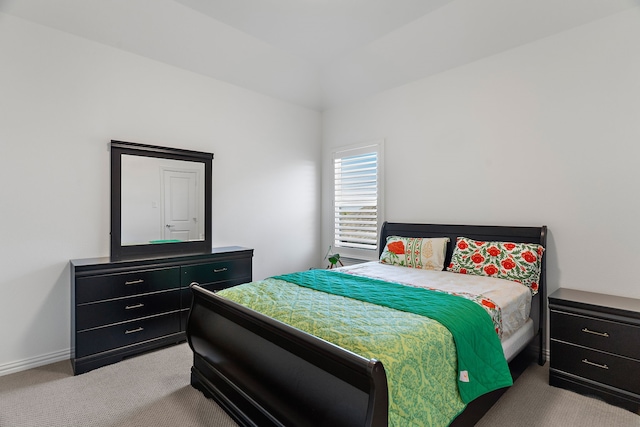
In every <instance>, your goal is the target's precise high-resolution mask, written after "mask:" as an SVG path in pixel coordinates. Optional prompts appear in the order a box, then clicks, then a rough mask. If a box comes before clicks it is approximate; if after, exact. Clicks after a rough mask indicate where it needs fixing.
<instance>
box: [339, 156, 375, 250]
mask: <svg viewBox="0 0 640 427" xmlns="http://www.w3.org/2000/svg"><path fill="white" fill-rule="evenodd" d="M333 164H334V173H335V175H334V215H335V228H334V237H335V238H334V246H335V248H336V250H337V251H338V252H341V253H345V255H351V256H357V255H358V254H357V253H358V252H360V253H362V251H367V252H369V254H368V255H367V257H368V258H371V257H373V256H377V249H378V230H379V229H380V221H381V216H382V215H381V212H382V210H381V203H380V201H381V188H380V181H381V180H380V175H381V174H380V170H381V168H380V166H381V145H380V144H375V145H368V146H364V147H358V148H351V149H347V150H342V151H336V152H335V153H334V157H333ZM345 249H346V251H345ZM350 251H351V252H350ZM372 253H373V255H372Z"/></svg>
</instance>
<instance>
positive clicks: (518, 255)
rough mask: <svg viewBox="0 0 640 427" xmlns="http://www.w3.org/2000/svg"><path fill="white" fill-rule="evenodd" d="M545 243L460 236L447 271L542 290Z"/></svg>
mask: <svg viewBox="0 0 640 427" xmlns="http://www.w3.org/2000/svg"><path fill="white" fill-rule="evenodd" d="M543 252H544V247H542V246H541V245H537V244H533V243H511V242H483V241H478V240H473V239H469V238H467V237H458V238H457V239H456V247H455V248H454V250H453V255H452V257H451V264H449V266H448V267H447V271H453V272H455V273H462V274H474V275H477V276H490V277H497V278H500V279H507V280H512V281H514V282H519V283H522V284H523V285H525V286H527V287H529V289H531V293H532V294H533V295H535V294H537V293H538V285H539V283H540V269H541V265H542V254H543Z"/></svg>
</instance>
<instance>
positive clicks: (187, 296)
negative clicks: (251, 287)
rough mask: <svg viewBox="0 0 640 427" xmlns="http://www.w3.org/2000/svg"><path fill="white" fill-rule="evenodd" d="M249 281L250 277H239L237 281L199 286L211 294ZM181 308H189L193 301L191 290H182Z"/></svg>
mask: <svg viewBox="0 0 640 427" xmlns="http://www.w3.org/2000/svg"><path fill="white" fill-rule="evenodd" d="M249 281H251V278H250V277H248V278H247V277H241V278H238V279H232V280H225V281H223V282H215V283H209V284H204V285H200V286H201V287H203V288H205V289H207V290H209V291H211V292H217V291H220V290H222V289H227V288H230V287H232V286H235V285H240V284H242V283H247V282H249ZM181 295H182V297H181V298H182V308H185V309H186V308H191V300H192V299H193V296H192V295H193V294H192V293H191V288H182V294H181Z"/></svg>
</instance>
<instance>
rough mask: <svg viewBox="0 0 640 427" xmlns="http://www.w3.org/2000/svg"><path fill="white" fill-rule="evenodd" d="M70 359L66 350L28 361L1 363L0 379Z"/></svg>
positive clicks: (69, 351) (69, 352) (68, 350)
mask: <svg viewBox="0 0 640 427" xmlns="http://www.w3.org/2000/svg"><path fill="white" fill-rule="evenodd" d="M70 358H71V350H70V349H68V348H67V349H65V350H59V351H54V352H53V353H48V354H42V355H40V356H35V357H30V358H28V359H22V360H17V361H15V362H9V363H3V364H1V365H0V377H1V376H3V375H9V374H13V373H15V372H20V371H26V370H27V369H32V368H37V367H38V366H43V365H48V364H50V363H55V362H60V361H62V360H69V359H70Z"/></svg>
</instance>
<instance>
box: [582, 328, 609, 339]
mask: <svg viewBox="0 0 640 427" xmlns="http://www.w3.org/2000/svg"><path fill="white" fill-rule="evenodd" d="M582 332H586V333H587V334H593V335H598V336H599V337H605V338H609V334H608V333H606V332H596V331H591V330H589V329H587V328H582Z"/></svg>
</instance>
